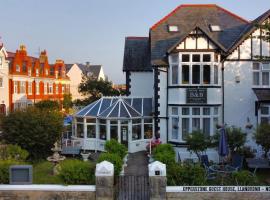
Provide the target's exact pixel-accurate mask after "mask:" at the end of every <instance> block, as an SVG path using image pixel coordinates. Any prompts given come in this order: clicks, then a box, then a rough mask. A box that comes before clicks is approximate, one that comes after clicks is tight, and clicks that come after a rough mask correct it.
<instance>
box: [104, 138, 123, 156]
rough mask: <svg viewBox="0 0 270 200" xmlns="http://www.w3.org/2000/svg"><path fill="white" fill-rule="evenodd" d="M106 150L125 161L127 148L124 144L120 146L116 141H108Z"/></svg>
mask: <svg viewBox="0 0 270 200" xmlns="http://www.w3.org/2000/svg"><path fill="white" fill-rule="evenodd" d="M105 150H106V151H107V152H108V153H113V154H117V155H119V156H120V158H121V159H123V158H124V157H125V155H126V154H127V148H126V146H124V145H123V144H120V143H119V142H117V141H116V140H114V139H112V140H110V141H107V142H106V143H105Z"/></svg>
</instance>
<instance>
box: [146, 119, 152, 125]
mask: <svg viewBox="0 0 270 200" xmlns="http://www.w3.org/2000/svg"><path fill="white" fill-rule="evenodd" d="M144 123H145V124H146V123H148V124H152V123H153V120H152V119H144Z"/></svg>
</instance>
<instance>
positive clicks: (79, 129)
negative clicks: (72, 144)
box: [76, 124, 84, 138]
mask: <svg viewBox="0 0 270 200" xmlns="http://www.w3.org/2000/svg"><path fill="white" fill-rule="evenodd" d="M83 135H84V134H83V124H77V134H76V136H77V137H78V138H83Z"/></svg>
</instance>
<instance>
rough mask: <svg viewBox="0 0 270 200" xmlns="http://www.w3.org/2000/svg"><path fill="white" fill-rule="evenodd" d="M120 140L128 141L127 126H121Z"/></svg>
mask: <svg viewBox="0 0 270 200" xmlns="http://www.w3.org/2000/svg"><path fill="white" fill-rule="evenodd" d="M121 142H124V143H125V142H128V126H126V125H124V126H121Z"/></svg>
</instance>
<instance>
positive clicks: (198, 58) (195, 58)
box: [192, 54, 201, 62]
mask: <svg viewBox="0 0 270 200" xmlns="http://www.w3.org/2000/svg"><path fill="white" fill-rule="evenodd" d="M200 61H201V55H200V54H193V55H192V62H200Z"/></svg>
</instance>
